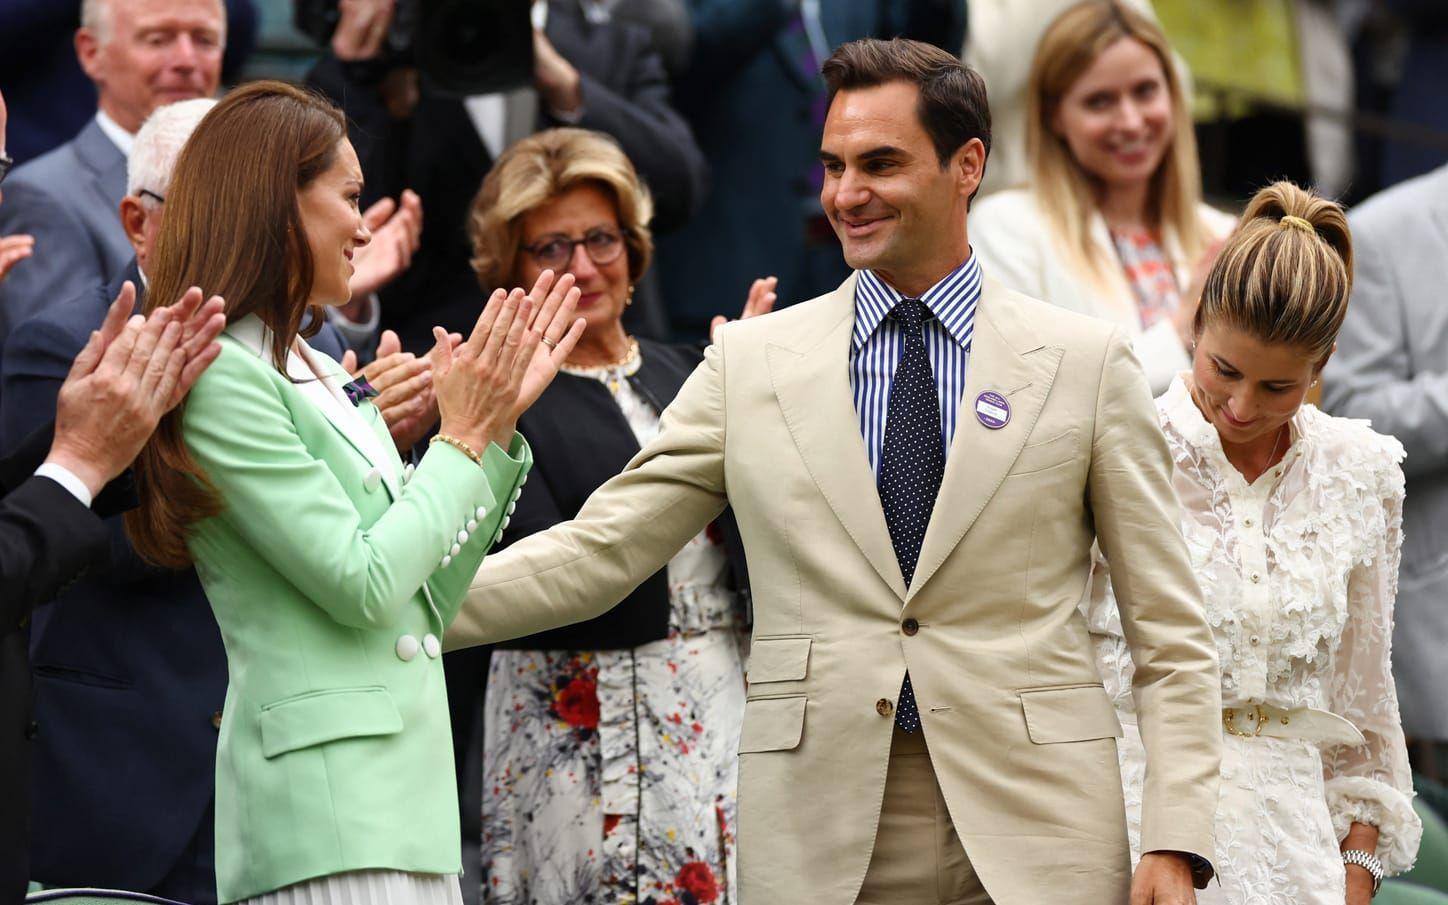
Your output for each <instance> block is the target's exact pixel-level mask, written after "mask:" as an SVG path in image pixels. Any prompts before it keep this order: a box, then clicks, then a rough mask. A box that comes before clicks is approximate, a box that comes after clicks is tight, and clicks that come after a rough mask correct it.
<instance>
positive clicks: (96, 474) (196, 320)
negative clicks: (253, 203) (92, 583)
mask: <svg viewBox="0 0 1448 905" xmlns="http://www.w3.org/2000/svg"><path fill="white" fill-rule="evenodd" d="M135 302H136V289H135V287H134V286H133V285H132V284H131V283H130V282H127V283H126V284H125V285H124V286H123V287H122V289H121V294H120V295H119V296H117V297H116V300H115V301H114V302H113V303H112V304H111V307H110V310H109V311H108V312H107V313H106V319H105V322H104V323H102V324H101V328H100V329H99V330H97V331H95V332H94V333H92V334H91V336H90V341H89V342H87V343H86V345H85V348H83V349H82V350H81V351H80V354H79V355H77V356H76V359H75V362H74V363H73V364H72V365H71V369H70V374H69V376H67V377H66V379H65V383H64V384H62V385H61V388H60V395H59V397H58V399H57V402H56V416H55V439H54V441H53V442H52V444H51V447H50V455H49V456H48V457H47V458H46V461H47V462H53V463H55V464H57V465H60V466H62V467H64V468H66V469H67V470H69V471H70V472H71V473H73V474H74V475H75V476H76V477H78V478H80V479H81V480H82V481H83V482H85V485H86V486H87V487H88V488H89V489H90V491H91V494H92V495H95V494H98V493H100V491H101V488H103V487H104V486H105V485H106V484H107V483H108V482H109V481H110V480H111V479H113V478H115V477H116V476H117V475H119V474H120V473H121V472H123V471H125V470H126V469H127V468H129V467H130V465H131V462H132V461H134V460H135V458H136V454H137V453H139V452H140V451H141V447H142V446H143V445H145V442H146V440H147V439H148V438H149V437H150V436H151V432H152V431H153V430H155V429H156V424H157V422H158V421H160V419H161V416H162V415H164V414H165V413H166V412H168V411H170V410H171V408H172V407H174V406H175V405H176V404H177V403H178V402H179V401H180V400H181V399H182V398H184V397H185V395H186V393H187V391H189V390H190V389H191V386H192V384H194V383H195V382H196V378H198V377H200V376H201V372H202V371H204V370H206V367H207V366H208V365H210V364H211V362H212V361H214V360H215V359H216V356H217V355H218V354H220V353H221V346H220V345H219V344H218V343H216V342H215V340H216V337H217V335H218V334H219V333H220V332H221V330H222V328H223V327H225V326H226V318H225V316H224V315H223V314H222V309H223V307H224V304H223V302H222V300H221V299H220V298H218V297H213V298H211V299H210V300H209V301H207V302H206V304H204V305H203V304H202V303H201V290H200V289H195V288H192V289H190V290H189V291H187V293H186V294H185V295H184V296H182V298H181V300H180V301H178V302H177V303H176V304H175V305H173V306H171V307H169V308H157V309H156V310H155V311H153V312H151V316H150V317H148V318H142V317H141V316H140V315H137V316H135V317H131V316H130V315H131V310H132V308H133V307H134V306H135Z"/></svg>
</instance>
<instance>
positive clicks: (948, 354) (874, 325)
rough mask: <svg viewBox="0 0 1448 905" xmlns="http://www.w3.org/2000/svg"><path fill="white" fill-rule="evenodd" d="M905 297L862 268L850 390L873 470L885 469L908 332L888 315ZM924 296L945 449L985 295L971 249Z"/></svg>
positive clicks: (927, 341) (928, 345) (928, 349)
mask: <svg viewBox="0 0 1448 905" xmlns="http://www.w3.org/2000/svg"><path fill="white" fill-rule="evenodd" d="M902 298H904V296H902V295H901V294H900V293H899V292H897V291H896V290H895V289H894V287H892V286H890V285H888V284H887V283H886V282H885V281H884V280H882V279H880V278H879V277H878V276H876V275H875V273H874V272H873V271H869V270H862V271H860V276H859V278H858V279H857V280H856V281H855V330H854V335H853V337H852V339H851V342H850V391H851V393H852V394H853V395H854V398H855V411H856V413H858V414H859V416H860V434H861V435H862V436H863V437H864V438H865V453H866V454H867V455H868V456H869V458H870V470H871V471H874V472H875V473H876V474H877V475H878V474H879V469H880V448H881V447H882V446H883V445H884V443H885V418H886V415H887V413H888V412H889V409H890V381H891V380H892V379H894V376H895V367H896V366H897V365H898V364H899V363H900V351H901V349H902V348H903V347H904V340H905V334H904V333H903V332H901V330H900V326H899V325H898V324H897V323H896V322H895V321H893V320H891V319H889V318H888V317H887V316H886V315H888V314H889V313H890V311H891V310H893V309H894V307H895V303H896V302H898V301H899V300H900V299H902ZM920 300H921V301H922V302H924V303H925V307H926V308H928V309H930V313H931V314H932V315H933V317H932V318H931V319H930V320H928V321H926V322H925V324H924V338H925V353H926V355H927V356H928V357H929V359H930V370H931V373H933V374H934V375H935V386H936V388H937V389H938V390H939V392H940V427H941V432H942V435H943V436H942V437H941V441H942V442H943V443H944V444H945V449H946V452H947V453H948V452H949V450H950V440H951V438H952V437H953V436H955V423H956V420H957V416H958V414H959V411H960V397H961V394H962V393H964V392H965V369H966V366H967V365H968V364H969V363H970V340H971V335H972V333H973V332H974V330H975V306H976V303H977V302H979V301H980V264H979V263H978V262H977V261H976V258H975V255H974V254H972V255H971V256H970V257H969V258H966V260H965V263H964V264H961V265H960V266H959V267H957V268H955V269H954V270H952V271H951V272H950V273H949V274H947V275H946V277H945V279H943V280H941V281H940V282H939V283H936V284H935V285H934V286H932V287H930V289H929V290H927V291H926V293H925V294H924V295H922V296H921V297H920Z"/></svg>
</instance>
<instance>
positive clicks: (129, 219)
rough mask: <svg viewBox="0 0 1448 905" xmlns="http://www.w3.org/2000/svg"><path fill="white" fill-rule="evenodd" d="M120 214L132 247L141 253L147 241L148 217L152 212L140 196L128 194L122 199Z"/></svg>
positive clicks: (123, 227) (122, 225)
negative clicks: (147, 208)
mask: <svg viewBox="0 0 1448 905" xmlns="http://www.w3.org/2000/svg"><path fill="white" fill-rule="evenodd" d="M120 214H121V228H122V229H124V230H125V231H126V238H127V239H128V240H130V243H131V248H133V249H135V250H136V252H137V254H139V253H140V251H141V249H142V247H143V246H144V245H145V242H146V218H147V217H148V216H150V212H149V211H147V210H146V206H145V205H144V204H142V203H141V199H140V198H137V197H136V196H135V195H127V196H126V197H124V198H122V199H121V207H120Z"/></svg>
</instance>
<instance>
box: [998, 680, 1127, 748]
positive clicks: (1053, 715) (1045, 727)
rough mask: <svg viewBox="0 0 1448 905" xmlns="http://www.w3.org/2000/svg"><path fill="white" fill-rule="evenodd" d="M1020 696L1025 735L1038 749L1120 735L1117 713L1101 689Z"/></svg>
mask: <svg viewBox="0 0 1448 905" xmlns="http://www.w3.org/2000/svg"><path fill="white" fill-rule="evenodd" d="M1020 694H1021V709H1022V710H1024V711H1025V714H1026V732H1027V733H1029V734H1030V736H1031V741H1033V742H1035V743H1036V744H1038V745H1049V744H1053V743H1055V742H1082V741H1086V740H1087V739H1094V738H1117V737H1119V736H1120V735H1121V722H1120V721H1119V720H1117V719H1116V710H1115V709H1114V708H1113V707H1112V706H1111V699H1110V698H1109V697H1107V696H1106V689H1104V688H1102V687H1101V686H1100V685H1071V686H1066V687H1063V688H1027V689H1025V690H1023V691H1021V693H1020Z"/></svg>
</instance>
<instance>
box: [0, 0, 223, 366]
mask: <svg viewBox="0 0 1448 905" xmlns="http://www.w3.org/2000/svg"><path fill="white" fill-rule="evenodd" d="M225 42H226V15H225V10H224V8H223V6H222V2H221V0H84V2H83V3H82V4H81V25H80V28H79V29H78V30H77V31H76V34H75V50H76V56H77V57H78V58H79V60H80V64H81V68H82V69H84V70H85V73H86V75H87V76H89V77H90V79H91V81H92V82H94V83H95V86H96V92H97V97H98V103H97V106H98V109H97V111H96V116H95V119H93V120H92V121H91V122H90V123H88V124H87V125H86V127H85V128H83V129H81V131H80V133H79V134H77V135H76V137H75V138H73V139H71V141H69V142H67V143H66V144H64V145H61V146H60V147H59V148H56V149H55V150H53V151H51V152H50V153H48V154H45V155H42V156H41V157H38V158H36V159H35V160H33V161H31V162H30V163H27V164H25V165H23V166H21V167H19V168H17V169H16V170H15V172H14V173H13V174H11V176H10V178H9V179H8V180H6V186H5V190H6V196H7V198H6V203H5V205H4V206H3V207H0V235H15V234H29V235H31V236H33V237H34V238H35V247H34V253H33V255H32V256H31V257H30V258H29V259H28V260H26V261H24V262H22V263H21V264H19V265H17V266H16V267H15V269H14V271H13V272H11V274H10V275H9V277H8V278H7V279H6V280H5V282H3V283H0V340H3V339H4V338H5V336H7V335H8V334H9V333H10V331H11V330H13V329H14V328H15V326H16V325H17V324H19V323H20V322H21V321H23V320H24V319H25V318H27V317H29V316H30V315H32V314H34V313H35V312H36V311H39V310H40V309H42V308H44V307H46V306H47V305H53V304H55V303H57V302H60V301H63V300H65V299H68V298H73V297H74V296H76V295H78V294H79V293H81V292H83V291H85V290H88V289H91V288H94V287H96V286H100V285H105V284H108V283H110V282H111V281H112V280H113V279H115V277H116V276H117V275H118V274H119V273H120V272H121V270H122V268H123V267H124V266H125V264H126V262H127V261H128V260H130V258H131V247H130V243H129V242H127V241H126V235H125V232H124V231H123V230H122V229H121V226H120V223H119V222H118V221H117V219H116V206H117V205H118V204H119V203H120V201H121V198H122V197H123V196H124V194H125V191H126V158H127V156H128V155H129V154H130V152H131V146H132V144H133V143H134V141H135V134H136V132H137V130H139V129H140V128H141V124H142V123H143V122H145V120H146V117H148V116H150V115H151V113H152V111H154V110H155V109H156V108H157V107H160V106H163V105H165V104H169V103H173V102H175V101H180V100H187V99H190V98H201V97H210V96H212V95H213V94H215V93H216V87H217V82H218V81H219V79H220V77H221V54H222V49H223V47H224V45H225Z"/></svg>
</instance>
